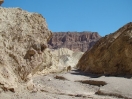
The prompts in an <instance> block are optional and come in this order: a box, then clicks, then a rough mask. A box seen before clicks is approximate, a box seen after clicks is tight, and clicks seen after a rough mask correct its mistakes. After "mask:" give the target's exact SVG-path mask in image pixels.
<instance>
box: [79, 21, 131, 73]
mask: <svg viewBox="0 0 132 99" xmlns="http://www.w3.org/2000/svg"><path fill="white" fill-rule="evenodd" d="M77 66H78V68H80V69H81V70H82V71H86V72H92V73H96V74H105V75H125V74H132V22H130V23H128V24H126V25H125V26H123V27H121V28H120V29H119V30H117V31H116V32H115V33H113V34H110V35H107V36H105V37H103V38H101V39H100V40H99V41H98V42H97V43H96V44H95V45H94V46H93V48H92V49H91V50H90V51H87V52H86V53H85V54H84V55H83V56H82V57H81V59H80V61H79V63H78V65H77Z"/></svg>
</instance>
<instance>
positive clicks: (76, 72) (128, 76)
mask: <svg viewBox="0 0 132 99" xmlns="http://www.w3.org/2000/svg"><path fill="white" fill-rule="evenodd" d="M71 74H73V75H83V76H89V77H91V78H99V77H101V76H106V77H121V78H122V77H123V78H127V79H131V78H132V75H126V74H122V75H103V74H93V73H88V72H83V71H80V70H78V69H75V70H72V71H71Z"/></svg>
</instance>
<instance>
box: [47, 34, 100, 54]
mask: <svg viewBox="0 0 132 99" xmlns="http://www.w3.org/2000/svg"><path fill="white" fill-rule="evenodd" d="M100 38H101V36H100V35H99V34H98V33H97V32H87V31H84V32H53V37H52V38H51V39H50V41H49V42H48V44H49V48H52V49H58V48H68V49H70V50H73V51H82V52H85V51H87V50H89V49H90V48H91V47H92V46H93V45H94V44H95V42H96V41H97V40H99V39H100Z"/></svg>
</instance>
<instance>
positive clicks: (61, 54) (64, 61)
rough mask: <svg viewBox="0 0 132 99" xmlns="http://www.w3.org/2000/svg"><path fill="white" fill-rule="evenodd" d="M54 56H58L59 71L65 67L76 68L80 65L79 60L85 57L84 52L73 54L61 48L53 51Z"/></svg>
mask: <svg viewBox="0 0 132 99" xmlns="http://www.w3.org/2000/svg"><path fill="white" fill-rule="evenodd" d="M51 53H52V55H53V56H56V58H58V60H59V64H58V66H59V67H60V68H59V69H63V68H64V67H67V66H71V67H75V66H76V65H77V63H78V60H79V59H80V58H81V56H82V55H83V52H73V51H72V50H69V49H67V48H59V49H55V50H52V51H51Z"/></svg>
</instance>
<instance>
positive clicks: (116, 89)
mask: <svg viewBox="0 0 132 99" xmlns="http://www.w3.org/2000/svg"><path fill="white" fill-rule="evenodd" d="M56 76H59V77H64V78H66V80H62V79H56V78H55V77H56ZM78 80H95V81H105V82H106V83H107V84H106V85H104V86H95V85H89V84H83V83H81V82H76V81H78ZM33 83H34V85H35V89H34V91H28V90H27V89H25V87H22V86H23V85H20V89H19V90H18V91H17V92H15V93H13V92H9V91H7V92H1V93H0V99H132V79H131V78H125V77H108V76H107V77H106V76H101V77H97V76H96V75H88V74H87V75H86V74H84V73H82V72H79V71H77V70H72V71H70V72H68V73H67V72H64V73H55V74H49V75H45V76H44V75H35V76H34V77H33ZM99 90H100V91H102V92H104V93H106V94H105V95H97V94H95V93H96V92H97V91H99ZM115 94H116V95H118V96H119V95H120V96H121V97H120V98H119V97H116V96H115ZM108 95H111V96H108ZM112 95H113V96H112Z"/></svg>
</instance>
